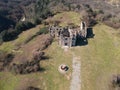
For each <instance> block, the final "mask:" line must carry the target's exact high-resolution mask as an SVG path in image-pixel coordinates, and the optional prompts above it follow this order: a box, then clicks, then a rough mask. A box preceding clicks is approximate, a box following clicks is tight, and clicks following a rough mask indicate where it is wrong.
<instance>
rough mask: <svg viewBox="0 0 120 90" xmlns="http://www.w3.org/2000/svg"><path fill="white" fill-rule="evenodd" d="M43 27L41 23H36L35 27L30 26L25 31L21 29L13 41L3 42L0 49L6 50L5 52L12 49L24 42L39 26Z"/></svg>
mask: <svg viewBox="0 0 120 90" xmlns="http://www.w3.org/2000/svg"><path fill="white" fill-rule="evenodd" d="M41 27H43V25H38V26H36V27H35V28H31V29H29V30H27V31H23V32H22V33H21V34H20V35H19V36H18V38H17V39H15V40H13V41H9V42H4V43H3V44H2V45H1V46H0V50H2V51H6V52H11V51H12V49H14V48H15V47H16V46H17V45H21V44H24V42H25V41H26V40H27V39H28V38H29V37H30V36H33V35H35V34H36V33H37V32H38V31H39V30H40V28H41Z"/></svg>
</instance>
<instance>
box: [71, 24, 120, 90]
mask: <svg viewBox="0 0 120 90" xmlns="http://www.w3.org/2000/svg"><path fill="white" fill-rule="evenodd" d="M93 32H94V34H95V36H94V38H90V39H88V45H86V46H81V47H79V46H78V47H75V48H72V51H74V52H75V53H76V55H77V56H79V57H81V65H82V66H81V68H82V71H81V75H82V77H81V78H82V90H113V89H111V87H110V80H111V77H112V75H114V74H119V73H120V70H119V68H120V60H119V58H120V54H119V53H120V39H119V37H117V36H116V33H117V31H115V30H114V29H112V28H110V27H108V26H105V25H103V24H98V25H96V26H95V27H94V28H93Z"/></svg>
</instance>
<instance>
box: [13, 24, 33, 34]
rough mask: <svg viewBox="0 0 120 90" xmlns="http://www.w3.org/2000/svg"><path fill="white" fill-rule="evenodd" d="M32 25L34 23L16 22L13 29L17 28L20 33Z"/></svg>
mask: <svg viewBox="0 0 120 90" xmlns="http://www.w3.org/2000/svg"><path fill="white" fill-rule="evenodd" d="M32 27H35V25H34V24H32V23H31V22H19V23H17V24H16V27H15V30H17V31H18V32H19V33H20V32H22V31H24V30H27V29H30V28H32Z"/></svg>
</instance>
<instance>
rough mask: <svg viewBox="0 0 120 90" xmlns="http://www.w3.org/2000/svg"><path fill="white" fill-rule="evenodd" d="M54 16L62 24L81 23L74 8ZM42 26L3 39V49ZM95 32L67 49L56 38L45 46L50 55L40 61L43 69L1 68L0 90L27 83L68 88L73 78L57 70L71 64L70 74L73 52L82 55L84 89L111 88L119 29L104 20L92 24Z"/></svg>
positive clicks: (48, 88) (119, 48)
mask: <svg viewBox="0 0 120 90" xmlns="http://www.w3.org/2000/svg"><path fill="white" fill-rule="evenodd" d="M69 19H70V20H69ZM48 20H50V19H48ZM51 20H61V23H60V25H62V26H66V25H67V24H68V23H69V22H71V23H74V24H75V25H79V23H80V15H79V14H78V13H75V12H62V13H60V14H57V15H55V16H54V17H53V18H51ZM64 20H65V22H63V21H64ZM40 27H41V26H37V27H35V28H32V29H30V30H28V31H25V32H23V33H21V34H20V35H19V37H18V38H17V39H16V40H13V41H10V42H6V43H3V45H2V46H0V50H4V51H7V52H11V50H12V49H13V48H14V47H15V46H14V45H15V44H21V43H23V42H24V41H25V40H26V39H27V38H28V37H29V36H30V35H34V34H35V33H36V32H37V31H38V30H39V28H40ZM93 33H94V34H95V36H94V38H89V39H88V45H84V46H76V47H73V48H71V49H70V50H68V52H65V51H64V50H63V49H61V47H60V46H59V45H58V43H57V41H56V40H54V42H53V43H52V45H50V46H49V47H48V48H47V49H46V50H45V53H46V54H45V55H46V56H48V59H46V60H42V61H41V62H40V65H41V68H42V69H43V70H42V71H41V72H37V73H31V74H26V75H14V74H11V73H10V72H0V90H24V88H25V87H27V86H35V87H38V88H41V89H42V90H69V87H70V80H68V79H67V78H66V77H65V76H63V75H61V74H60V73H59V72H58V66H59V65H60V64H63V63H64V64H67V65H68V66H69V67H70V70H69V72H68V74H70V73H72V67H71V66H72V54H71V53H72V52H73V53H75V54H76V57H80V58H81V59H80V60H81V81H82V89H81V90H112V89H111V87H110V80H111V77H112V75H113V74H118V73H120V70H119V68H120V65H119V63H120V60H119V58H120V54H119V53H120V32H119V31H118V30H114V29H112V28H110V27H108V26H105V25H103V24H97V25H96V26H94V27H93ZM35 40H36V39H33V42H36V41H35ZM29 43H31V42H29ZM23 53H24V52H23Z"/></svg>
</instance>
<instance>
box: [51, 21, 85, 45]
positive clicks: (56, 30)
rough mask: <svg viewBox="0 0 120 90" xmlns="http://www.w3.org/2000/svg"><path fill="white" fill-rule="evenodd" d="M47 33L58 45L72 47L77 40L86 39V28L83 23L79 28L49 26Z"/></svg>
mask: <svg viewBox="0 0 120 90" xmlns="http://www.w3.org/2000/svg"><path fill="white" fill-rule="evenodd" d="M49 32H50V35H51V36H52V37H57V38H58V42H59V45H61V46H62V47H63V46H68V47H72V46H75V45H76V40H77V38H86V36H87V26H86V23H85V22H81V24H80V27H79V28H70V27H69V26H68V27H64V28H63V27H61V26H55V25H54V26H50V27H49Z"/></svg>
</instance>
